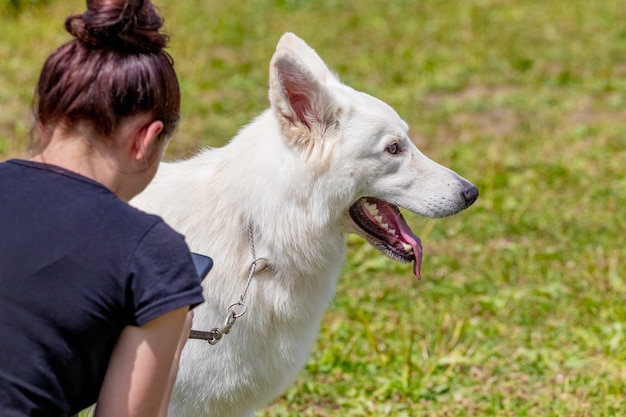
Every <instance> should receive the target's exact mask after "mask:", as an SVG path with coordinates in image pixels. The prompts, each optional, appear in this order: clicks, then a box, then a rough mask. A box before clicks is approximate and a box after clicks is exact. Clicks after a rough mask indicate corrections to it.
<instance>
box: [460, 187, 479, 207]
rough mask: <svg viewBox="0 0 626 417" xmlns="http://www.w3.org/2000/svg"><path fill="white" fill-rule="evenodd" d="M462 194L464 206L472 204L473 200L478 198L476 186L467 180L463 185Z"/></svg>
mask: <svg viewBox="0 0 626 417" xmlns="http://www.w3.org/2000/svg"><path fill="white" fill-rule="evenodd" d="M462 194H463V198H464V199H465V206H466V207H469V206H471V205H472V204H474V201H476V199H477V198H478V188H476V187H475V186H474V184H471V183H469V182H468V183H467V184H465V185H464V187H463V191H462Z"/></svg>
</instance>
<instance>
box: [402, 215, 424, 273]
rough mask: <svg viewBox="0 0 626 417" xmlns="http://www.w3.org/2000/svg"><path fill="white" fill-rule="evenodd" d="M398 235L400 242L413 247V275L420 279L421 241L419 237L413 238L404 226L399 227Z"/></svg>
mask: <svg viewBox="0 0 626 417" xmlns="http://www.w3.org/2000/svg"><path fill="white" fill-rule="evenodd" d="M400 235H401V236H402V240H403V241H405V242H406V243H408V244H409V245H411V246H412V247H413V253H414V254H415V260H414V261H413V273H414V274H415V276H416V277H417V279H421V278H422V241H421V240H420V238H419V237H417V236H415V234H413V232H412V231H411V229H410V228H409V227H408V226H407V225H406V224H404V225H401V227H400Z"/></svg>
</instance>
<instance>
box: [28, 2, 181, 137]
mask: <svg viewBox="0 0 626 417" xmlns="http://www.w3.org/2000/svg"><path fill="white" fill-rule="evenodd" d="M162 25H163V19H162V18H161V17H160V16H159V15H158V14H157V11H156V9H155V7H154V6H153V5H152V4H151V3H150V1H149V0H87V11H86V12H85V13H83V14H80V15H78V14H77V15H72V16H70V17H68V18H67V20H66V21H65V28H66V30H67V31H68V32H69V33H70V34H71V35H72V36H74V39H73V40H71V41H70V42H68V43H66V44H64V45H62V46H61V47H60V48H58V49H57V50H56V51H54V52H53V53H52V54H51V55H50V56H49V57H48V59H47V60H46V62H45V64H44V66H43V68H42V70H41V75H40V77H39V81H38V83H37V88H36V91H35V100H34V110H35V118H36V121H37V123H38V124H39V125H40V126H42V127H43V128H44V129H48V128H51V127H55V126H56V125H57V124H58V123H64V124H65V125H67V126H72V125H73V124H75V123H76V122H79V121H85V122H88V123H91V124H92V126H93V127H94V128H95V129H96V130H98V131H99V132H101V133H102V134H104V135H105V136H109V135H110V134H111V133H112V132H113V131H114V130H115V128H116V127H117V125H118V123H119V122H120V120H121V118H123V117H126V116H132V115H135V114H138V113H149V114H151V116H152V117H153V118H154V119H155V120H161V121H162V122H163V124H164V127H163V131H162V133H161V135H160V136H161V137H169V136H170V135H171V134H172V133H173V131H174V130H175V128H176V126H177V124H178V119H179V116H180V88H179V85H178V79H177V77H176V73H175V72H174V67H173V60H172V58H171V56H170V55H169V54H168V53H167V52H165V51H164V50H163V49H164V48H165V46H166V45H167V42H168V40H169V38H168V37H167V35H165V34H163V33H161V31H160V29H161V27H162Z"/></svg>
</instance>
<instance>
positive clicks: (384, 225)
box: [380, 223, 389, 230]
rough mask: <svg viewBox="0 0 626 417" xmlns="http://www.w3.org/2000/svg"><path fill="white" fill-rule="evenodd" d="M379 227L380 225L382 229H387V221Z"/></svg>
mask: <svg viewBox="0 0 626 417" xmlns="http://www.w3.org/2000/svg"><path fill="white" fill-rule="evenodd" d="M380 227H382V228H383V230H389V225H388V224H387V223H383V224H381V225H380Z"/></svg>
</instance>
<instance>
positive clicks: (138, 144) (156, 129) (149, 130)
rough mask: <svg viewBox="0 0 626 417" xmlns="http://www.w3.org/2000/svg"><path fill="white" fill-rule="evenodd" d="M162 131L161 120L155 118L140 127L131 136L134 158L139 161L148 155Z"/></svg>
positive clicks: (151, 152) (152, 151) (150, 153)
mask: <svg viewBox="0 0 626 417" xmlns="http://www.w3.org/2000/svg"><path fill="white" fill-rule="evenodd" d="M162 131H163V122H162V121H160V120H155V121H153V122H151V123H150V124H148V125H146V126H144V127H143V128H141V129H140V130H139V131H138V132H137V133H136V134H135V135H134V137H133V153H134V157H135V160H137V161H141V160H143V159H146V158H148V157H150V156H151V155H152V154H153V153H154V150H153V148H154V147H155V146H157V142H158V141H159V134H160V133H161V132H162Z"/></svg>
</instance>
